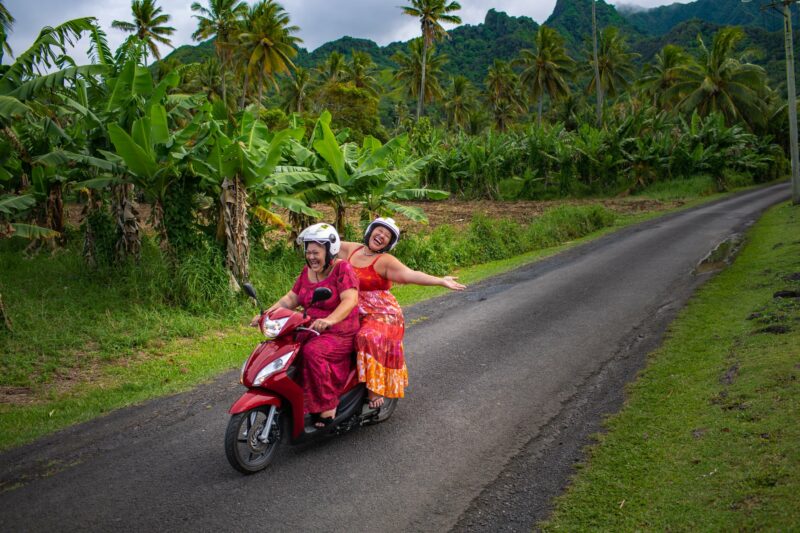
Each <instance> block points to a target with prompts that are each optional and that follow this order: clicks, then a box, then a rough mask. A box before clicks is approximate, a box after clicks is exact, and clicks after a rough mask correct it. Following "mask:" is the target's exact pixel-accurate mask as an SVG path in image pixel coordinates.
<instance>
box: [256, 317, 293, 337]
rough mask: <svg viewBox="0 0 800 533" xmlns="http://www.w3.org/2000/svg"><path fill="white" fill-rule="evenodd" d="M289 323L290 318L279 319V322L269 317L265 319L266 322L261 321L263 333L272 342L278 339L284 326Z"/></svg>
mask: <svg viewBox="0 0 800 533" xmlns="http://www.w3.org/2000/svg"><path fill="white" fill-rule="evenodd" d="M288 321H289V317H285V318H279V319H277V320H270V319H269V318H267V317H264V320H262V321H261V333H263V334H264V336H265V337H266V338H268V339H270V340H272V339H274V338H275V337H277V336H278V335H279V334H280V332H281V330H282V329H283V326H285V325H286V322H288Z"/></svg>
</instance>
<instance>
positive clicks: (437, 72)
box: [392, 38, 447, 118]
mask: <svg viewBox="0 0 800 533" xmlns="http://www.w3.org/2000/svg"><path fill="white" fill-rule="evenodd" d="M392 61H394V62H395V63H397V65H398V68H397V70H396V71H395V73H394V79H395V80H396V81H397V82H399V83H401V84H403V85H405V87H406V90H407V93H408V95H410V96H412V97H416V98H417V100H419V99H420V98H424V101H427V102H431V101H433V100H434V99H436V98H440V97H441V96H442V95H443V94H444V90H443V89H442V85H441V83H440V82H439V79H440V78H441V76H442V67H443V66H444V64H445V63H446V62H447V55H445V54H438V55H437V54H436V47H435V46H429V47H426V46H425V45H424V43H423V41H422V39H419V38H418V39H413V40H412V41H411V42H410V43H409V45H408V53H406V52H403V51H400V52H397V53H396V54H395V55H393V56H392ZM423 73H424V75H423ZM422 79H425V80H427V81H426V82H425V83H424V84H423V83H420V80H422ZM423 87H424V90H425V93H424V94H421V93H420V92H419V91H420V89H422V88H423ZM417 118H419V117H417Z"/></svg>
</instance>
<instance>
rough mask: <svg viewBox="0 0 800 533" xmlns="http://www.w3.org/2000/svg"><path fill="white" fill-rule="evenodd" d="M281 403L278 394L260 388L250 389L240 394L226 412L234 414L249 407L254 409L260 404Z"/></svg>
mask: <svg viewBox="0 0 800 533" xmlns="http://www.w3.org/2000/svg"><path fill="white" fill-rule="evenodd" d="M281 403H282V401H281V398H280V397H279V396H275V395H274V394H270V393H269V392H265V391H262V390H257V389H250V390H248V391H247V392H245V393H244V394H242V396H241V398H239V399H238V400H236V403H234V404H233V405H232V406H231V408H230V409H229V410H228V413H229V414H232V415H235V414H239V413H243V412H245V411H249V410H250V409H254V408H256V407H261V406H262V405H274V406H275V407H280V406H281Z"/></svg>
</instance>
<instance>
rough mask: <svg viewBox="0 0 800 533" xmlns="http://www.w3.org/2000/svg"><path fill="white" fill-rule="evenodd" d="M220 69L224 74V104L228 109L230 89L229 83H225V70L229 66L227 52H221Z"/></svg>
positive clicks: (222, 74)
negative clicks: (228, 87) (228, 88)
mask: <svg viewBox="0 0 800 533" xmlns="http://www.w3.org/2000/svg"><path fill="white" fill-rule="evenodd" d="M219 65H220V67H219V70H220V74H221V76H222V105H223V106H224V107H225V110H226V112H227V110H228V91H227V84H226V83H225V70H226V69H227V68H228V58H227V54H226V53H225V52H222V53H220V54H219Z"/></svg>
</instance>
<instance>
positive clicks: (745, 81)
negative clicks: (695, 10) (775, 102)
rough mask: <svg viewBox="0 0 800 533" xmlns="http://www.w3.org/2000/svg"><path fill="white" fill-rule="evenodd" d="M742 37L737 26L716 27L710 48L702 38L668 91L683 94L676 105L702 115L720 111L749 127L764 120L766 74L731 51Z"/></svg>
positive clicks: (729, 122)
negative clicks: (696, 56) (692, 58)
mask: <svg viewBox="0 0 800 533" xmlns="http://www.w3.org/2000/svg"><path fill="white" fill-rule="evenodd" d="M743 37H744V31H743V30H742V29H741V28H738V27H729V28H723V29H721V30H719V31H718V32H717V33H716V34H715V35H714V42H713V43H712V45H711V49H710V50H709V49H708V48H707V47H706V45H705V43H704V42H703V39H702V38H701V37H698V41H699V43H700V59H699V61H698V62H697V63H696V65H687V66H684V67H682V68H681V69H680V70H679V76H680V81H678V82H677V83H675V85H673V87H672V89H671V91H672V92H673V93H675V94H679V95H683V96H682V98H681V100H680V102H679V103H678V106H679V107H680V108H681V109H684V110H694V109H696V110H697V112H698V113H699V114H700V115H701V116H706V115H708V114H710V113H712V112H714V111H717V112H719V113H721V114H722V115H723V116H724V117H725V120H726V122H727V123H728V124H731V123H733V122H734V121H736V120H740V119H743V120H745V121H746V122H747V123H748V125H750V127H752V126H753V125H755V124H758V123H760V122H762V121H763V119H764V109H765V105H764V98H763V96H764V95H766V91H767V85H766V73H765V71H764V69H763V68H761V67H759V66H756V65H753V64H751V63H746V62H743V61H742V60H740V59H737V58H735V57H734V50H735V48H736V45H737V44H738V43H739V41H740V40H741V39H742V38H743Z"/></svg>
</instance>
